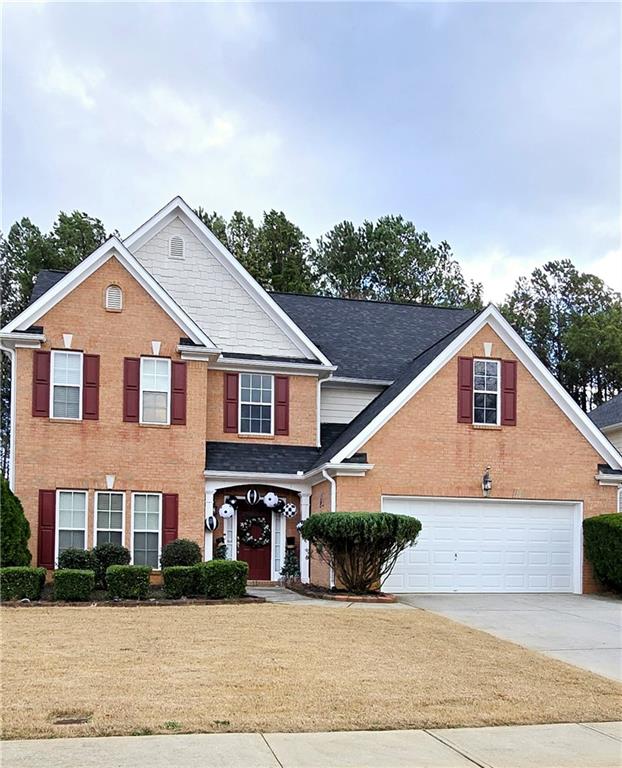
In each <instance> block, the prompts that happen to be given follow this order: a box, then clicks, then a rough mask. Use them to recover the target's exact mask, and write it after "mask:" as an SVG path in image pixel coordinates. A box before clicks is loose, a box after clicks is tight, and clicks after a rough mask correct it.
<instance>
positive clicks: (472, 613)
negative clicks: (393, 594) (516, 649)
mask: <svg viewBox="0 0 622 768" xmlns="http://www.w3.org/2000/svg"><path fill="white" fill-rule="evenodd" d="M399 599H400V602H402V603H406V604H407V605H410V606H414V607H417V608H423V609H424V610H426V611H432V612H434V613H439V614H441V615H442V616H447V618H449V619H453V620H454V621H459V622H460V623H461V624H466V625H467V626H469V627H473V628H474V629H482V630H484V631H485V632H490V634H491V635H496V636H497V637H501V638H503V639H504V640H511V641H512V642H513V643H518V644H519V645H523V646H525V647H526V648H531V649H532V650H535V651H540V652H542V653H544V654H546V655H547V656H553V657H554V658H556V659H561V660H562V661H567V662H568V663H569V664H574V665H575V666H577V667H583V668H584V669H589V670H590V671H591V672H596V673H598V674H599V675H605V676H606V677H611V678H613V679H614V680H622V600H617V599H615V598H610V597H601V596H597V595H561V594H560V595H554V594H547V595H524V594H523V595H511V594H504V595H490V594H477V595H473V594H459V595H456V594H451V595H449V594H442V595H420V594H411V595H400V596H399Z"/></svg>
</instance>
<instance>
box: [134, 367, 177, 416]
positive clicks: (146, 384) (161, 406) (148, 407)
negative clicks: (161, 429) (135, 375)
mask: <svg viewBox="0 0 622 768" xmlns="http://www.w3.org/2000/svg"><path fill="white" fill-rule="evenodd" d="M170 392H171V361H170V360H168V359H167V358H161V357H141V358H140V421H141V423H143V424H169V423H170V402H171V397H170Z"/></svg>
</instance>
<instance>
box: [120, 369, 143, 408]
mask: <svg viewBox="0 0 622 768" xmlns="http://www.w3.org/2000/svg"><path fill="white" fill-rule="evenodd" d="M139 402H140V358H139V357H126V358H125V359H124V361H123V421H138V416H139V413H140V410H139Z"/></svg>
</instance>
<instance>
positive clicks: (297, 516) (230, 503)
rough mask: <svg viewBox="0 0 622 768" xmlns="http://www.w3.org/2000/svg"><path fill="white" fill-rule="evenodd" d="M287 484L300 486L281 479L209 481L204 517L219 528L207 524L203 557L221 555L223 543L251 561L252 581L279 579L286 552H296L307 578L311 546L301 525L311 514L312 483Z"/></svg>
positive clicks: (231, 556) (228, 550)
mask: <svg viewBox="0 0 622 768" xmlns="http://www.w3.org/2000/svg"><path fill="white" fill-rule="evenodd" d="M289 485H295V486H298V487H287V486H286V485H285V484H283V483H282V481H281V484H277V483H274V484H271V483H268V482H266V481H264V482H262V483H251V482H249V483H244V484H236V485H233V484H232V483H231V481H229V482H228V483H227V482H226V481H222V482H221V483H216V482H214V481H208V482H207V483H206V492H205V517H206V520H207V519H208V518H209V517H210V516H213V518H214V520H215V521H216V526H217V527H216V528H215V529H214V530H209V528H208V526H206V530H205V549H204V552H205V559H206V560H211V559H213V558H214V557H216V556H218V551H219V548H220V551H221V552H222V550H223V545H224V547H226V556H227V558H228V559H229V560H243V561H244V562H247V563H248V567H249V572H248V578H249V581H250V582H278V581H279V579H280V578H281V569H282V568H283V564H284V562H285V556H286V553H287V552H288V551H290V552H291V551H293V552H295V554H296V557H297V559H298V564H299V567H300V574H301V580H302V581H303V582H305V583H306V582H308V580H309V577H308V574H309V562H308V548H307V546H306V542H305V541H304V540H303V539H301V537H300V534H299V532H298V528H297V526H298V524H299V523H300V522H301V521H302V520H304V519H306V518H307V517H308V516H309V498H310V488H309V489H307V487H306V486H303V484H302V483H300V484H298V483H291V484H289V483H288V486H289ZM215 486H217V487H215ZM223 515H224V516H223ZM212 525H213V522H212Z"/></svg>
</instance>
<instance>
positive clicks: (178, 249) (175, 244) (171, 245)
mask: <svg viewBox="0 0 622 768" xmlns="http://www.w3.org/2000/svg"><path fill="white" fill-rule="evenodd" d="M168 255H169V258H171V259H183V258H184V257H185V243H184V238H183V237H181V235H173V237H171V239H170V240H169V241H168Z"/></svg>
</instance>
